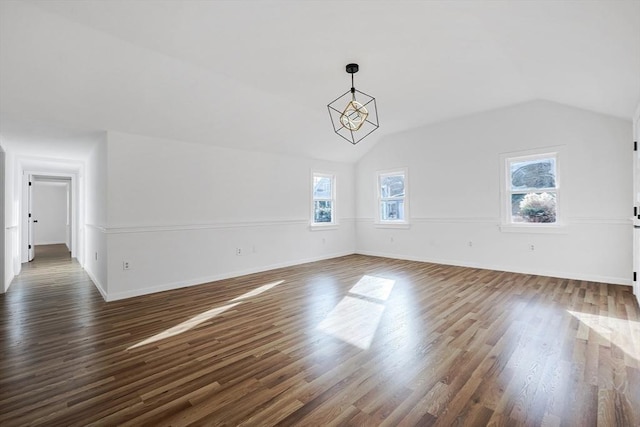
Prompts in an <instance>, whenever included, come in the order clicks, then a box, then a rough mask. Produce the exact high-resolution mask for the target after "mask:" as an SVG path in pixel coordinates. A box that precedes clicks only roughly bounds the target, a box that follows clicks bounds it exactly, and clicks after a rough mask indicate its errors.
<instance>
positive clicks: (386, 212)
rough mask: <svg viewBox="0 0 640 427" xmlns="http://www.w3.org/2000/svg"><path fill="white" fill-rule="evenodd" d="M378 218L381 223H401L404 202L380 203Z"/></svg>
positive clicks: (389, 201) (386, 201)
mask: <svg viewBox="0 0 640 427" xmlns="http://www.w3.org/2000/svg"><path fill="white" fill-rule="evenodd" d="M380 218H381V219H382V220H383V221H403V220H404V200H385V201H383V202H381V203H380Z"/></svg>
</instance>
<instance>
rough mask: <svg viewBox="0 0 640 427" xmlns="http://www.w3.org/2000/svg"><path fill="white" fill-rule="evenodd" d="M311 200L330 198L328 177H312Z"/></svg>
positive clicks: (329, 179)
mask: <svg viewBox="0 0 640 427" xmlns="http://www.w3.org/2000/svg"><path fill="white" fill-rule="evenodd" d="M313 198H314V199H330V198H331V177H328V176H314V177H313Z"/></svg>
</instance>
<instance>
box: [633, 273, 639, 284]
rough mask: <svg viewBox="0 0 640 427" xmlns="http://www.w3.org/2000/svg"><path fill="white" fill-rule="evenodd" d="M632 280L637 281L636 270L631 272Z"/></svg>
mask: <svg viewBox="0 0 640 427" xmlns="http://www.w3.org/2000/svg"><path fill="white" fill-rule="evenodd" d="M633 281H634V282H637V281H638V273H637V272H635V271H634V272H633Z"/></svg>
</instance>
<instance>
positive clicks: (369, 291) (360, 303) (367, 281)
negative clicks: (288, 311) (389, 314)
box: [317, 276, 395, 350]
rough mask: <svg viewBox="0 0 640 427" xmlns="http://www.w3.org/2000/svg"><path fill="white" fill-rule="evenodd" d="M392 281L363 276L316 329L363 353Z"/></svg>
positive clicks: (367, 346) (375, 328) (380, 317)
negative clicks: (359, 349)
mask: <svg viewBox="0 0 640 427" xmlns="http://www.w3.org/2000/svg"><path fill="white" fill-rule="evenodd" d="M394 284H395V281H394V280H390V279H385V278H382V277H375V276H363V277H362V278H361V279H360V280H359V281H358V283H356V284H355V285H354V286H353V287H352V288H351V289H350V290H349V293H348V295H346V296H345V297H344V298H342V300H341V301H340V302H339V303H338V304H337V305H336V306H335V307H334V308H333V310H331V312H330V313H329V314H328V315H327V317H326V318H325V319H324V320H323V321H322V322H320V324H319V325H318V327H317V329H318V330H320V331H322V332H324V333H326V334H329V335H331V336H333V337H335V338H338V339H340V340H342V341H344V342H346V343H349V344H351V345H354V346H356V347H358V348H361V349H363V350H367V349H369V347H370V346H371V343H372V342H373V337H374V336H375V334H376V331H377V329H378V325H379V323H380V320H381V319H382V314H383V313H384V310H385V303H386V300H387V298H389V295H390V294H391V291H392V290H393V285H394Z"/></svg>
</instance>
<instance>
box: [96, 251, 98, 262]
mask: <svg viewBox="0 0 640 427" xmlns="http://www.w3.org/2000/svg"><path fill="white" fill-rule="evenodd" d="M97 260H98V252H96V261H97Z"/></svg>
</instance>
